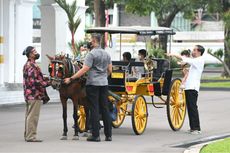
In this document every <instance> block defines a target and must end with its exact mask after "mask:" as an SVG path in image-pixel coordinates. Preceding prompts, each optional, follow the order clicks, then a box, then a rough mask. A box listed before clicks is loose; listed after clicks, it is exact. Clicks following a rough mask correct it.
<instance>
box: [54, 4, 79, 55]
mask: <svg viewBox="0 0 230 153" xmlns="http://www.w3.org/2000/svg"><path fill="white" fill-rule="evenodd" d="M55 2H56V3H57V4H58V5H59V6H60V7H61V8H62V9H63V10H64V11H65V12H66V14H67V17H68V26H69V30H70V32H71V37H72V39H71V45H72V47H71V48H72V52H73V54H74V56H77V55H78V54H79V51H78V50H77V49H76V47H75V39H74V35H75V32H76V30H77V28H78V26H79V25H80V23H81V18H80V17H77V18H76V14H77V11H78V8H77V2H76V0H74V1H73V3H72V4H68V3H67V2H66V0H55Z"/></svg>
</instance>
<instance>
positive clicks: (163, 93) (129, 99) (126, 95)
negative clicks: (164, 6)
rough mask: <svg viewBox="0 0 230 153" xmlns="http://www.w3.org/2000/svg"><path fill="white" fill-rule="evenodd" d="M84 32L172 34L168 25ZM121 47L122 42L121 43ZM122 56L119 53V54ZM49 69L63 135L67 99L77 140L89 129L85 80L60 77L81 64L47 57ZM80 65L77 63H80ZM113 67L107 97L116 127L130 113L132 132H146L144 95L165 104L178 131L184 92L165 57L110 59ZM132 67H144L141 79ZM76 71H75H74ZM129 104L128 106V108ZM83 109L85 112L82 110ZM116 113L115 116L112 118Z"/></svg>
mask: <svg viewBox="0 0 230 153" xmlns="http://www.w3.org/2000/svg"><path fill="white" fill-rule="evenodd" d="M86 32H87V33H105V32H108V33H109V34H120V37H121V35H122V34H137V35H145V36H146V35H147V36H151V35H168V36H171V35H173V34H174V32H173V30H172V29H170V28H162V27H158V28H152V27H96V28H89V29H87V30H86ZM120 48H121V42H120ZM120 55H121V54H120ZM48 58H49V59H50V64H49V72H50V79H51V81H52V86H53V88H55V89H58V90H59V93H60V99H61V102H62V107H63V123H64V129H63V135H62V138H61V139H62V140H66V139H67V132H68V128H67V99H71V100H72V101H73V105H74V114H73V118H74V129H75V134H74V139H78V132H79V131H80V132H83V131H85V130H86V129H88V127H86V126H88V124H86V123H87V122H88V120H87V119H86V116H88V113H89V112H88V108H87V98H86V95H85V92H84V90H83V89H84V83H85V81H84V79H83V80H82V79H81V78H80V79H78V80H75V81H74V82H72V83H70V84H69V85H65V84H63V79H64V78H67V77H70V76H71V75H73V73H75V72H76V71H77V70H79V69H80V67H81V64H80V63H79V62H77V63H78V64H77V65H74V64H72V62H71V59H70V58H68V57H66V56H64V55H63V56H62V55H60V56H56V57H49V56H48ZM79 64H80V65H79ZM112 64H113V70H112V74H111V75H110V76H109V78H108V80H109V90H110V91H109V96H108V100H109V101H110V102H111V103H110V104H111V108H112V109H111V114H112V116H113V117H112V118H113V120H114V121H113V122H112V125H113V127H114V128H118V127H120V126H121V125H122V123H123V121H124V119H125V117H126V116H128V115H130V116H131V119H132V126H133V130H134V132H135V134H137V135H140V134H142V133H143V132H144V131H145V128H146V125H147V120H148V115H149V113H148V108H147V102H146V98H148V97H149V98H148V99H150V98H151V101H152V102H151V103H152V105H153V106H155V107H156V108H159V107H158V106H156V105H158V104H160V105H166V110H167V117H168V121H169V125H170V127H171V128H172V130H174V131H176V130H179V129H180V128H181V127H182V125H183V122H184V119H185V113H186V102H185V93H184V91H183V90H181V89H180V85H181V80H180V79H179V78H172V73H173V70H172V69H170V62H169V60H167V59H157V58H147V59H146V60H145V62H144V63H143V62H135V61H134V62H124V61H112ZM133 67H141V68H145V73H144V74H141V75H140V76H141V77H140V78H135V77H132V76H130V71H131V70H132V68H133ZM75 70H76V71H75ZM154 96H157V97H159V99H160V100H161V101H162V102H160V103H156V102H154ZM129 105H131V107H128V106H129ZM85 110H86V111H85ZM114 116H115V117H114Z"/></svg>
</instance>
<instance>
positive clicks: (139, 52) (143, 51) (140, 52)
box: [138, 49, 147, 57]
mask: <svg viewBox="0 0 230 153" xmlns="http://www.w3.org/2000/svg"><path fill="white" fill-rule="evenodd" d="M138 54H140V55H142V56H144V57H146V56H147V52H146V50H145V49H140V50H139V51H138Z"/></svg>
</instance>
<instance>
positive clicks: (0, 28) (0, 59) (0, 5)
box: [0, 0, 4, 87]
mask: <svg viewBox="0 0 230 153" xmlns="http://www.w3.org/2000/svg"><path fill="white" fill-rule="evenodd" d="M3 43H4V37H3V0H0V87H1V86H3V76H4V75H3V74H4V65H3V64H4V63H3V60H4V59H3V58H4V54H3Z"/></svg>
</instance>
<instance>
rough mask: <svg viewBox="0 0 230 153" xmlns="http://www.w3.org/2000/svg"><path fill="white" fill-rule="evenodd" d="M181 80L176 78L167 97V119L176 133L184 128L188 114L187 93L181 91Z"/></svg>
mask: <svg viewBox="0 0 230 153" xmlns="http://www.w3.org/2000/svg"><path fill="white" fill-rule="evenodd" d="M180 86H181V80H180V79H178V78H176V79H174V80H173V81H172V83H171V86H170V90H169V94H168V97H167V117H168V121H169V125H170V127H171V128H172V130H174V131H178V130H180V128H181V127H182V126H183V123H184V119H185V114H186V101H185V92H184V90H183V89H180Z"/></svg>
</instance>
